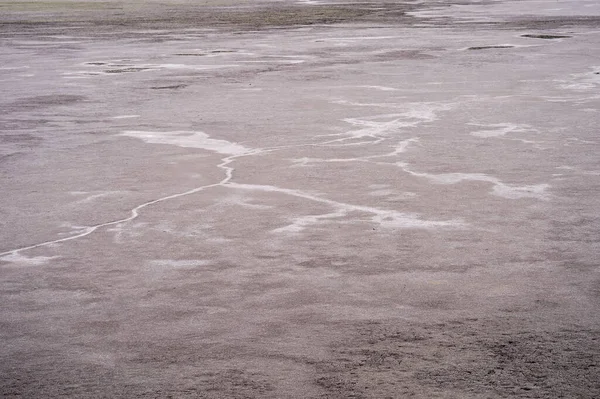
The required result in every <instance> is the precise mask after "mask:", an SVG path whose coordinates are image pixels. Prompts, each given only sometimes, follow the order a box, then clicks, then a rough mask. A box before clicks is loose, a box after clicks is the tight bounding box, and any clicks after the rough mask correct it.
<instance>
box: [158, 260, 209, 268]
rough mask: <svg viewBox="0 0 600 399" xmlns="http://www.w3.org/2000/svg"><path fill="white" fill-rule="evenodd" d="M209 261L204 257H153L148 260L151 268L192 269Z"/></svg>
mask: <svg viewBox="0 0 600 399" xmlns="http://www.w3.org/2000/svg"><path fill="white" fill-rule="evenodd" d="M210 263H211V262H210V261H208V260H204V259H185V260H174V259H155V260H151V261H149V262H148V266H149V267H150V268H151V269H157V270H165V269H166V270H168V269H194V268H196V267H200V266H206V265H208V264H210Z"/></svg>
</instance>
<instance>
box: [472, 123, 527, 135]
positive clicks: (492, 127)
mask: <svg viewBox="0 0 600 399" xmlns="http://www.w3.org/2000/svg"><path fill="white" fill-rule="evenodd" d="M469 125H471V126H482V127H487V128H489V129H485V130H477V131H475V132H471V136H475V137H482V138H489V137H500V136H504V135H506V134H509V133H530V132H535V131H536V130H535V129H533V128H531V126H529V125H525V124H515V123H493V124H480V123H469Z"/></svg>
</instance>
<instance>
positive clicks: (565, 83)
mask: <svg viewBox="0 0 600 399" xmlns="http://www.w3.org/2000/svg"><path fill="white" fill-rule="evenodd" d="M557 82H559V83H560V87H561V88H562V89H566V90H574V91H588V90H592V89H595V88H596V87H598V86H599V85H600V66H594V67H592V70H591V71H590V72H584V73H574V74H571V78H570V79H569V80H558V81H557Z"/></svg>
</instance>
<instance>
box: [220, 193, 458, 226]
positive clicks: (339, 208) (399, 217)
mask: <svg viewBox="0 0 600 399" xmlns="http://www.w3.org/2000/svg"><path fill="white" fill-rule="evenodd" d="M224 186H226V187H232V188H237V189H243V190H256V191H263V192H273V193H282V194H286V195H291V196H294V197H298V198H304V199H307V200H310V201H314V202H319V203H322V204H327V205H330V206H331V207H333V208H334V210H335V211H334V212H331V213H326V214H322V215H309V216H303V217H299V218H294V220H293V222H292V223H291V224H290V225H289V226H284V227H283V230H281V229H282V228H279V229H276V230H275V231H277V230H279V232H281V231H289V232H299V231H301V230H302V229H303V228H305V227H307V226H309V225H310V224H311V222H316V223H322V221H321V219H331V218H337V217H343V216H344V215H347V214H349V213H351V212H362V213H367V214H372V215H374V216H372V217H371V221H372V222H373V223H376V224H378V225H380V226H381V227H384V228H402V229H430V228H438V227H464V226H465V224H464V222H463V221H462V220H459V219H452V220H443V221H437V220H423V219H421V217H420V215H418V214H416V213H405V212H399V211H396V210H387V209H379V208H375V207H371V206H364V205H353V204H347V203H344V202H338V201H334V200H330V199H326V198H321V197H319V196H317V195H314V194H310V193H306V192H303V191H300V190H293V189H288V188H281V187H276V186H268V185H258V184H241V183H232V182H228V183H226V184H224ZM357 221H358V222H360V221H361V220H357ZM345 222H354V221H352V220H348V221H345Z"/></svg>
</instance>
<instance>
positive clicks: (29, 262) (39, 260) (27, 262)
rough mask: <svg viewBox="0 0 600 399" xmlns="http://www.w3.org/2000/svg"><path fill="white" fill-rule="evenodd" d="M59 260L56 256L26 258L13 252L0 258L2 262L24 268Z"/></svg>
mask: <svg viewBox="0 0 600 399" xmlns="http://www.w3.org/2000/svg"><path fill="white" fill-rule="evenodd" d="M55 258H57V257H56V256H26V255H23V254H21V253H20V252H11V253H8V254H6V255H3V256H0V261H1V262H9V263H16V264H19V265H23V266H41V265H44V264H46V263H48V262H49V261H51V260H52V259H55Z"/></svg>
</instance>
